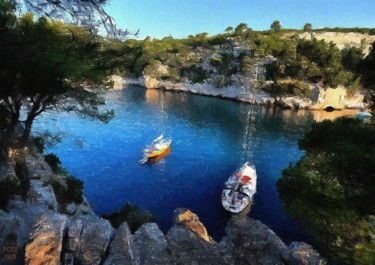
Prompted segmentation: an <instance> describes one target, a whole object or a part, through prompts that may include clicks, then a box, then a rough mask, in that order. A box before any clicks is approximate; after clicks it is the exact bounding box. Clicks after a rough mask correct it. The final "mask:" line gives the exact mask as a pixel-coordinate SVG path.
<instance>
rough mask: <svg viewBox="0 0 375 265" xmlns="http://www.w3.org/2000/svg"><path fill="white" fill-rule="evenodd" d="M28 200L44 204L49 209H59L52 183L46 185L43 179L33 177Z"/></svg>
mask: <svg viewBox="0 0 375 265" xmlns="http://www.w3.org/2000/svg"><path fill="white" fill-rule="evenodd" d="M27 202H29V203H35V204H42V205H43V204H44V205H45V206H46V207H47V208H48V209H51V210H53V211H57V209H58V206H59V205H58V203H57V200H56V196H55V193H54V191H53V188H52V186H51V185H47V186H45V185H44V184H43V182H42V181H41V180H38V179H31V180H30V189H29V193H28V195H27Z"/></svg>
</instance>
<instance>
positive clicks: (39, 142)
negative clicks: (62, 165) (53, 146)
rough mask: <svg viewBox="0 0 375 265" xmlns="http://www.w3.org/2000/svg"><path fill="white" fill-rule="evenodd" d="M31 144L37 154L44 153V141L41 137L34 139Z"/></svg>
mask: <svg viewBox="0 0 375 265" xmlns="http://www.w3.org/2000/svg"><path fill="white" fill-rule="evenodd" d="M32 143H33V144H34V145H35V147H36V148H37V151H38V152H39V153H41V154H43V153H44V147H45V141H44V139H43V138H42V137H34V138H33V140H32Z"/></svg>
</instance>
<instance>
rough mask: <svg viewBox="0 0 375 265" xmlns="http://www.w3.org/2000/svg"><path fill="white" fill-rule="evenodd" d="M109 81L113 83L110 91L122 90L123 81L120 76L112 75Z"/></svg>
mask: <svg viewBox="0 0 375 265" xmlns="http://www.w3.org/2000/svg"><path fill="white" fill-rule="evenodd" d="M110 81H112V82H113V87H112V89H114V90H119V89H123V88H124V80H123V78H122V77H121V76H118V75H112V76H111V78H110Z"/></svg>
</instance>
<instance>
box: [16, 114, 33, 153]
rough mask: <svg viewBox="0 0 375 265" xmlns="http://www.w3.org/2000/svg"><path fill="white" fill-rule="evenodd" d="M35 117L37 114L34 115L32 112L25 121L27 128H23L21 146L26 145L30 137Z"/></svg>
mask: <svg viewBox="0 0 375 265" xmlns="http://www.w3.org/2000/svg"><path fill="white" fill-rule="evenodd" d="M34 119H35V116H34V115H32V114H29V115H28V116H27V119H26V121H25V129H24V130H23V134H22V137H21V139H20V146H21V147H22V146H25V144H26V143H27V141H28V140H29V138H30V133H31V128H32V126H33V122H34Z"/></svg>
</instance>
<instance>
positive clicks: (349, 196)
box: [277, 118, 375, 265]
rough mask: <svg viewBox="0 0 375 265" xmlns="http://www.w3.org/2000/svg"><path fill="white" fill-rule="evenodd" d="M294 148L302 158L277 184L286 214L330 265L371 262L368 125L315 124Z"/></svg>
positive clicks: (373, 199) (374, 145) (374, 165)
mask: <svg viewBox="0 0 375 265" xmlns="http://www.w3.org/2000/svg"><path fill="white" fill-rule="evenodd" d="M299 147H300V149H302V150H304V151H305V155H304V156H303V157H302V158H301V159H300V160H299V161H298V162H297V163H296V164H295V165H289V167H288V168H286V169H285V170H283V172H282V177H281V178H280V180H278V182H277V187H278V190H279V192H280V197H281V199H282V201H283V202H284V204H285V206H286V208H287V210H288V211H289V212H290V213H291V214H292V215H293V216H295V217H296V218H298V219H300V220H302V221H303V222H304V224H305V225H306V226H307V228H308V229H309V231H310V232H311V233H312V235H313V236H314V238H315V240H316V241H317V244H318V245H320V246H321V250H322V251H324V252H325V253H323V254H324V255H326V256H327V257H328V258H330V259H331V262H332V263H333V264H335V262H337V263H338V264H361V265H362V264H363V265H364V264H374V262H375V238H374V237H373V234H374V233H375V226H374V221H375V181H374V178H375V174H374V172H375V123H374V121H369V122H363V121H360V120H357V119H349V118H341V119H338V120H336V121H333V122H332V121H324V122H322V123H315V124H313V126H312V128H311V130H310V132H308V133H306V134H305V136H304V138H303V139H302V140H301V141H300V142H299Z"/></svg>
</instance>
